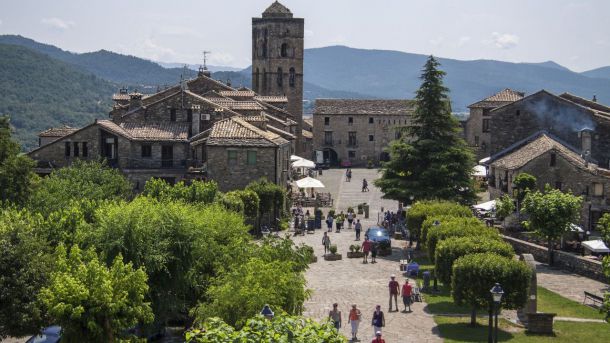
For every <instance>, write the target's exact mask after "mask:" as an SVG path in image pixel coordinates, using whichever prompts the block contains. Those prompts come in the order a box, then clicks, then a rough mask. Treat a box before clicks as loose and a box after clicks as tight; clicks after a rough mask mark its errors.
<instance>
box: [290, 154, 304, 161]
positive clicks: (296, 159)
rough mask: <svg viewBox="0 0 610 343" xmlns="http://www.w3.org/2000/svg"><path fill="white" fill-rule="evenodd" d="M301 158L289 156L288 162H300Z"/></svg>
mask: <svg viewBox="0 0 610 343" xmlns="http://www.w3.org/2000/svg"><path fill="white" fill-rule="evenodd" d="M302 159H303V157H299V156H297V155H290V162H294V161H298V160H302Z"/></svg>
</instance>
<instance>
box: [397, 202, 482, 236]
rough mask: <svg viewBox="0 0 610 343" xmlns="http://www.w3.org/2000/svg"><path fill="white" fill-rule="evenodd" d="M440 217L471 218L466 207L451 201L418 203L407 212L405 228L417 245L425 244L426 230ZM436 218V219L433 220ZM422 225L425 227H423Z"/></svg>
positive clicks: (470, 212)
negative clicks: (413, 237)
mask: <svg viewBox="0 0 610 343" xmlns="http://www.w3.org/2000/svg"><path fill="white" fill-rule="evenodd" d="M440 216H448V217H473V214H472V211H471V210H470V208H468V207H467V206H463V205H460V204H458V203H456V202H451V201H418V202H416V203H415V204H413V206H411V208H410V209H409V210H408V211H407V227H408V228H409V230H410V231H411V234H412V235H413V236H415V238H416V239H417V245H418V246H419V244H420V242H425V241H426V239H427V237H426V235H427V233H428V230H429V228H430V226H432V224H433V223H434V222H435V221H437V220H439V221H440V218H439V217H440ZM434 217H436V218H434ZM424 223H425V224H426V225H424Z"/></svg>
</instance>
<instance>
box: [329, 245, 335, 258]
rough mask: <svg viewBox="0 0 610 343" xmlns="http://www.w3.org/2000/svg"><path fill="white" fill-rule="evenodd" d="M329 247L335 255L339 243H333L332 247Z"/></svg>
mask: <svg viewBox="0 0 610 343" xmlns="http://www.w3.org/2000/svg"><path fill="white" fill-rule="evenodd" d="M329 249H330V253H331V254H333V255H334V254H336V253H337V245H336V244H331V245H330V247H329Z"/></svg>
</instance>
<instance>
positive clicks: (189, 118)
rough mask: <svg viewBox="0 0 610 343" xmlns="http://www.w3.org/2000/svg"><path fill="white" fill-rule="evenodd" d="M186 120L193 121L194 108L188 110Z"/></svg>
mask: <svg viewBox="0 0 610 343" xmlns="http://www.w3.org/2000/svg"><path fill="white" fill-rule="evenodd" d="M186 121H187V122H189V123H190V122H192V121H193V110H192V109H190V108H189V109H188V110H186Z"/></svg>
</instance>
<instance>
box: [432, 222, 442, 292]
mask: <svg viewBox="0 0 610 343" xmlns="http://www.w3.org/2000/svg"><path fill="white" fill-rule="evenodd" d="M432 225H434V226H439V225H441V222H439V221H438V220H435V221H434V222H433V223H432ZM432 290H433V291H434V292H438V281H437V278H436V268H434V284H433V286H432Z"/></svg>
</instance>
